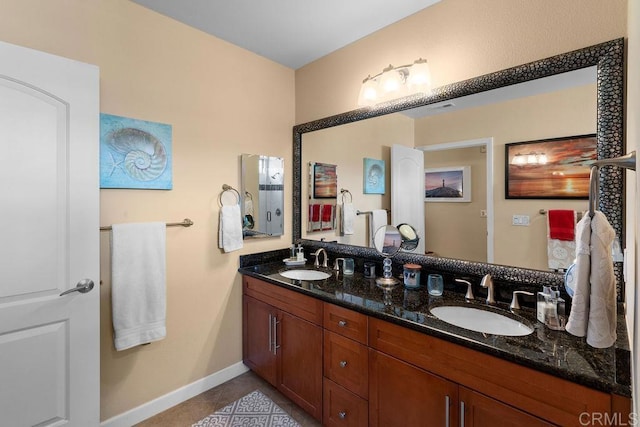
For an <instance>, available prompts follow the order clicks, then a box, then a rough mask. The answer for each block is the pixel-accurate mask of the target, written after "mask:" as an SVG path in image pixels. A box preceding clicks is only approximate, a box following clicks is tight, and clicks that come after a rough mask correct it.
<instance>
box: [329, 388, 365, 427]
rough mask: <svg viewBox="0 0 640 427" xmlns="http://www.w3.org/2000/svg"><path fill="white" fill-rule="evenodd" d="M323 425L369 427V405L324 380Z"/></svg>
mask: <svg viewBox="0 0 640 427" xmlns="http://www.w3.org/2000/svg"><path fill="white" fill-rule="evenodd" d="M323 385H324V393H323V394H324V396H323V397H324V404H323V414H322V418H323V425H325V426H330V427H331V426H345V427H347V426H353V427H367V425H368V411H369V405H368V403H367V401H366V400H364V399H362V398H361V397H358V396H356V395H355V394H353V393H351V392H349V391H348V390H345V389H344V388H342V387H340V386H339V385H338V384H336V383H334V382H333V381H331V380H329V379H327V378H325V379H324V384H323Z"/></svg>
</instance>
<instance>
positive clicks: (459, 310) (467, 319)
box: [430, 306, 533, 337]
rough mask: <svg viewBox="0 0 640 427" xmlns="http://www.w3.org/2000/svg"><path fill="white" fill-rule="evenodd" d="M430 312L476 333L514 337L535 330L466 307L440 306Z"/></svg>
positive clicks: (493, 314)
mask: <svg viewBox="0 0 640 427" xmlns="http://www.w3.org/2000/svg"><path fill="white" fill-rule="evenodd" d="M430 311H431V314H433V315H434V316H436V317H437V318H438V319H440V320H443V321H445V322H447V323H450V324H452V325H455V326H459V327H461V328H465V329H470V330H472V331H476V332H484V333H486V334H493V335H507V336H512V337H515V336H518V337H519V336H524V335H529V334H530V333H532V332H533V329H532V328H530V327H529V326H527V325H525V324H524V323H522V322H519V321H517V320H515V319H512V318H510V317H507V316H503V315H502V314H500V313H495V312H493V311H486V310H480V309H477V308H473V307H466V306H440V307H434V308H432V309H431V310H430Z"/></svg>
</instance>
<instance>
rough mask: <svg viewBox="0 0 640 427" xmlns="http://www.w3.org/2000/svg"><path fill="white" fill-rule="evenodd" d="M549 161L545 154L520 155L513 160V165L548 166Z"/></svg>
mask: <svg viewBox="0 0 640 427" xmlns="http://www.w3.org/2000/svg"><path fill="white" fill-rule="evenodd" d="M547 161H548V160H547V155H546V154H545V153H527V154H522V153H518V154H516V155H515V156H513V159H511V164H512V165H515V166H526V165H546V164H547Z"/></svg>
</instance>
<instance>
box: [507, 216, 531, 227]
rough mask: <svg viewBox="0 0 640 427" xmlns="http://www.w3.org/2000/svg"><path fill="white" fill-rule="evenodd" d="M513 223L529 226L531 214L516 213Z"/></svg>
mask: <svg viewBox="0 0 640 427" xmlns="http://www.w3.org/2000/svg"><path fill="white" fill-rule="evenodd" d="M511 224H512V225H521V226H525V227H527V226H529V215H514V216H513V220H512V221H511Z"/></svg>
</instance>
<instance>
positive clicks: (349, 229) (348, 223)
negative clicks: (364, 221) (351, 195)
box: [342, 203, 356, 235]
mask: <svg viewBox="0 0 640 427" xmlns="http://www.w3.org/2000/svg"><path fill="white" fill-rule="evenodd" d="M355 219H356V209H355V208H354V206H353V203H343V204H342V234H343V235H350V234H353V225H354V223H355Z"/></svg>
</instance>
